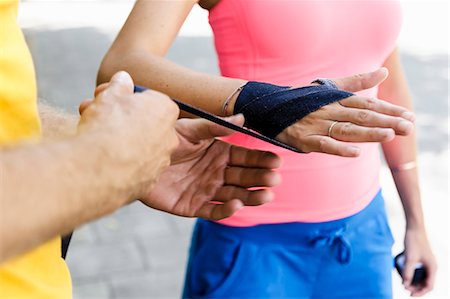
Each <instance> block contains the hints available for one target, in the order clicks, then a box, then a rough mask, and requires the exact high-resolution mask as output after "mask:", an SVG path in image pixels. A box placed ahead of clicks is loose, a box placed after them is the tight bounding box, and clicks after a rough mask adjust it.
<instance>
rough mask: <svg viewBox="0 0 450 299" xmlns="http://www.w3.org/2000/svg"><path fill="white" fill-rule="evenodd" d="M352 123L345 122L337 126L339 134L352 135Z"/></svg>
mask: <svg viewBox="0 0 450 299" xmlns="http://www.w3.org/2000/svg"><path fill="white" fill-rule="evenodd" d="M352 128H353V125H352V124H351V123H345V124H343V125H342V126H341V127H340V128H339V134H340V135H342V136H350V135H352V131H353V130H352Z"/></svg>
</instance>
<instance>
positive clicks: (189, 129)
mask: <svg viewBox="0 0 450 299" xmlns="http://www.w3.org/2000/svg"><path fill="white" fill-rule="evenodd" d="M224 120H226V121H228V122H231V123H233V124H235V125H238V126H242V125H243V124H244V116H243V115H242V114H237V115H233V116H230V117H226V118H224ZM177 128H178V130H177V131H178V132H179V133H180V134H182V135H183V137H185V138H186V139H187V140H189V141H192V142H195V143H196V142H199V141H200V140H205V139H212V138H216V137H222V136H228V135H231V134H233V133H234V131H233V130H231V129H228V128H226V127H223V126H221V125H218V124H216V123H213V122H210V121H209V120H206V119H187V118H183V119H180V120H178V122H177Z"/></svg>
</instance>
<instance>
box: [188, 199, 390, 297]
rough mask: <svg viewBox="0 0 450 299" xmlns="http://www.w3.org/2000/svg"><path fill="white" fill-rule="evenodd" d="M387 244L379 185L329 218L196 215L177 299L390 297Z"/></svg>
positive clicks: (387, 227)
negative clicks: (254, 221) (347, 211)
mask: <svg viewBox="0 0 450 299" xmlns="http://www.w3.org/2000/svg"><path fill="white" fill-rule="evenodd" d="M393 242H394V240H393V238H392V234H391V231H390V229H389V225H388V222H387V217H386V211H385V208H384V200H383V197H382V195H381V191H380V192H379V193H378V194H377V195H376V196H375V198H374V199H373V200H372V202H371V203H370V204H369V205H368V206H367V207H366V208H365V209H364V210H362V211H361V212H359V213H357V214H355V215H353V216H350V217H347V218H344V219H339V220H335V221H329V222H321V223H303V222H293V223H282V224H267V225H257V226H252V227H231V226H225V225H221V224H218V223H215V222H211V221H206V220H198V221H197V224H196V227H195V230H194V233H193V237H192V244H191V249H190V257H189V262H188V268H187V273H186V280H185V287H184V293H183V298H359V299H361V298H377V299H378V298H391V297H392V284H391V275H392V255H391V247H392V245H393Z"/></svg>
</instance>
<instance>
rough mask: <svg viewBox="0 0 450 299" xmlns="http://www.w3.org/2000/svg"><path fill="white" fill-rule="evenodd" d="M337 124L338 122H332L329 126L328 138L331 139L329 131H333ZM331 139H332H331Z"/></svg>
mask: <svg viewBox="0 0 450 299" xmlns="http://www.w3.org/2000/svg"><path fill="white" fill-rule="evenodd" d="M337 123H338V121H334V122H333V123H332V124H331V126H330V127H329V128H328V137H331V131H333V128H334V126H335V125H336V124H337ZM331 138H333V137H331Z"/></svg>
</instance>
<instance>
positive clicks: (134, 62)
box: [97, 0, 436, 296]
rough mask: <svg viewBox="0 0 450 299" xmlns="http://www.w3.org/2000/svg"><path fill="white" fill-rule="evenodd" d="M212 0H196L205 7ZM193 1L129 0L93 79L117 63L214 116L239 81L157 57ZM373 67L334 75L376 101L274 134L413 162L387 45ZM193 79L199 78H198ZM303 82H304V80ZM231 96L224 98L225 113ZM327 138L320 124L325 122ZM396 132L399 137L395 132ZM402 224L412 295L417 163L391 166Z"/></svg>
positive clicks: (419, 225)
mask: <svg viewBox="0 0 450 299" xmlns="http://www.w3.org/2000/svg"><path fill="white" fill-rule="evenodd" d="M218 2H219V0H206V1H205V0H202V1H200V3H199V4H200V5H201V6H202V7H203V8H205V9H211V8H212V7H213V6H214V5H215V4H217V3H218ZM196 3H197V1H195V0H183V1H137V2H136V4H135V7H134V9H133V10H132V12H131V13H130V16H129V17H128V20H127V21H126V23H125V25H124V27H123V28H122V30H121V31H120V33H119V35H118V36H117V38H116V40H115V42H114V43H113V45H112V46H111V49H110V50H109V51H108V53H107V54H106V56H105V58H104V60H103V62H102V65H101V67H100V70H99V73H98V77H97V80H98V83H102V82H105V81H107V80H108V79H109V78H110V76H111V75H112V74H113V73H114V72H115V71H117V70H119V69H125V70H127V71H129V72H130V73H131V74H132V75H133V77H134V78H135V80H136V82H137V83H138V84H139V85H142V86H146V87H149V88H152V89H155V90H158V91H161V92H164V93H166V94H168V95H169V96H171V97H173V98H177V99H180V100H182V101H184V102H187V103H190V104H192V105H195V106H198V107H200V108H202V109H204V110H207V111H209V112H212V113H215V114H218V115H220V114H221V107H222V106H223V102H224V100H225V99H226V98H227V97H228V96H229V95H230V94H232V93H233V92H234V91H235V90H236V89H237V88H238V87H239V86H241V85H243V84H244V83H245V81H243V80H240V79H233V78H225V77H220V76H211V75H206V74H202V73H198V72H195V71H192V70H190V69H187V68H184V67H181V66H179V65H176V64H174V63H172V62H170V61H168V60H166V59H165V58H164V55H165V54H166V53H167V51H168V49H169V47H170V46H171V44H172V42H173V40H174V38H175V37H176V35H177V33H178V31H179V29H180V27H181V25H182V24H183V22H184V20H185V19H186V17H187V15H188V14H189V12H190V10H191V9H192V7H193V6H194V5H195V4H196ZM384 66H385V67H386V68H387V69H389V77H388V76H387V75H388V72H387V69H386V68H381V69H380V70H377V71H375V72H371V73H366V74H357V75H354V76H351V77H347V78H335V81H336V83H337V85H338V86H339V88H341V89H344V90H348V91H353V92H356V91H360V90H363V89H367V88H370V87H373V86H376V85H379V84H381V85H380V86H379V94H378V96H379V98H382V99H384V100H386V101H381V100H379V99H373V98H366V97H359V96H353V97H350V98H347V99H344V100H342V101H340V102H339V103H333V104H330V105H327V106H324V107H323V108H321V109H319V110H317V111H316V112H313V113H311V114H309V115H308V116H306V117H304V118H303V119H301V120H300V121H298V122H297V123H295V124H293V125H292V126H290V127H288V128H287V129H285V130H284V131H283V132H282V133H280V134H279V135H278V136H277V138H278V139H279V140H281V141H283V142H285V143H287V144H290V145H292V146H295V147H296V148H298V149H300V150H302V151H304V152H324V153H329V154H335V155H340V156H346V157H355V156H358V155H359V148H356V147H355V146H353V145H351V144H348V143H346V142H347V141H350V142H370V141H372V142H383V144H382V146H383V152H384V155H385V157H386V160H387V162H388V165H389V166H390V167H391V168H395V167H398V166H399V165H402V164H404V163H407V162H410V161H415V160H416V145H415V144H416V141H415V135H414V134H410V133H412V132H413V126H412V124H411V122H413V121H414V119H415V117H414V115H413V114H412V113H411V112H409V111H411V110H412V104H411V97H410V95H409V92H408V87H407V84H406V80H405V77H404V74H403V70H402V67H401V64H400V61H399V57H398V53H397V51H396V50H395V51H394V52H393V53H392V54H391V55H390V56H389V57H388V59H387V60H386V62H385V64H384ZM199 82H200V83H199ZM305 85H306V84H305ZM236 98H237V94H236V95H235V96H234V97H232V98H231V101H230V103H229V107H228V112H229V113H231V112H232V111H233V107H234V104H235V100H236ZM335 120H337V121H339V123H338V124H336V125H335V126H334V127H333V130H332V134H331V137H329V136H327V135H328V130H329V128H330V126H331V125H332V124H333V122H334V121H335ZM394 133H395V134H396V135H400V136H407V137H395V136H394ZM393 177H394V180H395V183H396V186H397V190H398V192H399V195H400V198H401V201H402V204H403V207H404V211H405V217H406V222H407V228H406V235H405V241H404V243H405V251H406V270H405V273H404V275H403V277H404V284H405V287H406V288H407V289H408V290H409V291H411V294H412V295H413V296H420V295H423V294H425V293H427V292H429V291H430V290H431V289H432V288H433V285H434V280H435V273H436V260H435V257H434V255H433V253H432V251H431V249H430V245H429V242H428V239H427V235H426V231H425V227H424V220H423V213H422V208H421V199H420V191H419V182H418V176H417V169H412V170H407V171H401V172H394V173H393ZM419 261H420V262H422V263H423V264H424V265H425V267H426V268H427V271H428V273H429V276H428V277H427V280H426V282H425V283H424V284H423V285H421V286H418V287H413V286H411V285H410V282H411V278H412V273H413V266H414V264H415V263H416V262H419Z"/></svg>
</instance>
